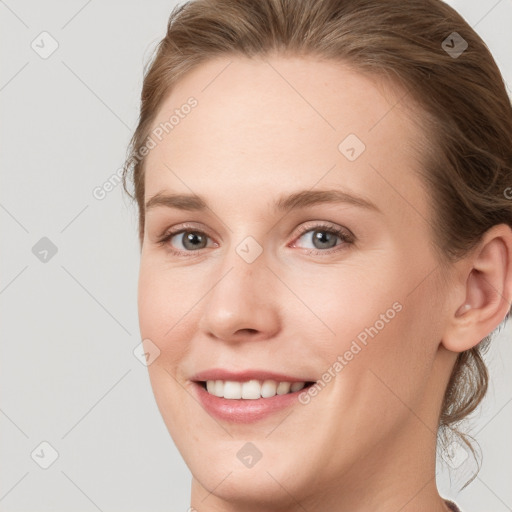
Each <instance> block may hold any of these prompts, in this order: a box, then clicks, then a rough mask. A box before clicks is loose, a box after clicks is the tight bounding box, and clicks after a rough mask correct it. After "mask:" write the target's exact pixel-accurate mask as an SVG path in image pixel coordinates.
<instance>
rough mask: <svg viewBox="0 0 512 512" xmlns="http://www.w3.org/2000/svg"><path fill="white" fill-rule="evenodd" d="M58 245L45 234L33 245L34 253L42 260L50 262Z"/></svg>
mask: <svg viewBox="0 0 512 512" xmlns="http://www.w3.org/2000/svg"><path fill="white" fill-rule="evenodd" d="M57 250H58V249H57V246H56V245H55V244H54V243H53V242H52V241H51V240H50V239H49V238H47V237H46V236H43V238H41V240H39V241H38V242H37V243H36V244H35V245H34V246H33V247H32V254H33V255H34V256H35V257H36V258H37V259H38V260H39V261H40V262H41V263H48V262H49V261H50V260H51V259H52V258H53V257H54V256H55V255H56V254H57Z"/></svg>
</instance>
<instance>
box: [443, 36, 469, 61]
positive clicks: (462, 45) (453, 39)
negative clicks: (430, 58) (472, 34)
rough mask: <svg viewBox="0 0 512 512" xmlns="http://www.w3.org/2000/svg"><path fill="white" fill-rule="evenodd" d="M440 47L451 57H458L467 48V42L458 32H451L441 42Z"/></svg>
mask: <svg viewBox="0 0 512 512" xmlns="http://www.w3.org/2000/svg"><path fill="white" fill-rule="evenodd" d="M441 48H442V49H443V50H444V51H445V52H446V53H447V54H448V55H449V56H450V57H452V58H453V59H458V58H459V57H460V56H461V55H462V54H463V53H464V52H465V51H466V50H467V48H468V42H467V41H466V40H465V39H464V38H463V37H462V36H461V35H460V34H459V33H458V32H452V33H451V34H450V35H449V36H448V37H447V38H446V39H445V40H444V41H443V42H442V43H441Z"/></svg>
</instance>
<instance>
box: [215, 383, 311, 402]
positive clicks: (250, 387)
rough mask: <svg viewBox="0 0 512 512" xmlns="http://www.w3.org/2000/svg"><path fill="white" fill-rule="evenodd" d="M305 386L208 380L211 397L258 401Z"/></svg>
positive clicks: (292, 391)
mask: <svg viewBox="0 0 512 512" xmlns="http://www.w3.org/2000/svg"><path fill="white" fill-rule="evenodd" d="M305 385H306V383H305V382H293V383H292V382H276V381H275V380H264V381H260V380H249V381H246V382H237V381H232V380H226V381H224V380H207V381H206V390H207V391H208V393H210V394H211V395H215V396H218V397H220V398H227V399H231V400H237V399H240V398H243V399H246V400H257V399H258V398H271V397H273V396H275V395H276V394H277V395H286V394H287V393H290V392H291V393H294V392H295V391H299V390H301V389H302V388H303V387H304V386H305Z"/></svg>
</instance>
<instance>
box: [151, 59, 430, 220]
mask: <svg viewBox="0 0 512 512" xmlns="http://www.w3.org/2000/svg"><path fill="white" fill-rule="evenodd" d="M191 98H193V99H192V100H191ZM406 99H407V98H406V93H405V91H404V90H402V89H401V88H399V87H396V86H391V87H390V86H389V84H387V83H385V82H383V81H379V80H376V79H372V78H371V77H368V76H364V75H362V74H361V73H358V72H356V71H355V70H353V69H352V68H351V67H349V66H348V65H346V64H344V63H340V62H334V61H321V60H319V59H314V58H304V57H301V58H295V57H294V58H292V57H277V56H276V57H272V58H268V59H266V60H264V59H248V58H241V57H231V58H228V57H223V58H217V59H213V60H210V61H207V62H205V63H203V64H201V65H199V66H198V67H197V68H195V69H193V70H192V71H190V72H189V73H188V74H186V75H185V76H184V77H182V78H181V79H180V81H179V82H178V83H177V84H176V86H175V88H174V89H173V91H172V92H171V94H170V95H169V96H168V97H167V98H166V100H165V102H164V103H163V104H162V106H161V108H160V110H159V112H158V114H157V116H156V118H155V121H154V123H153V126H152V135H151V137H152V138H153V139H154V141H155V143H156V145H155V147H154V148H153V149H151V151H150V153H149V155H148V156H147V158H146V165H145V168H146V178H145V189H146V191H145V198H146V201H147V199H148V198H150V197H152V196H153V195H155V194H157V193H159V192H161V191H163V190H168V191H178V192H185V193H197V194H199V195H206V196H212V197H213V200H217V201H221V200H222V199H225V197H224V198H223V197H222V196H223V194H227V193H228V190H229V191H230V193H232V192H233V191H236V193H237V194H238V195H239V196H240V197H244V196H245V197H246V198H247V201H254V200H255V199H254V198H255V197H256V196H258V195H260V194H258V193H259V192H261V193H264V194H265V197H266V198H268V196H269V194H270V195H272V194H273V193H275V194H277V193H279V194H280V193H281V192H283V191H287V192H293V191H294V190H296V189H304V188H312V187H314V186H321V188H326V187H338V188H342V189H343V190H346V191H353V192H358V193H360V194H361V193H364V195H366V196H367V197H371V198H372V201H373V202H375V203H376V204H377V206H379V208H381V209H383V210H385V209H386V208H387V209H389V207H390V205H394V209H395V210H396V214H397V215H403V214H404V213H407V214H411V207H413V208H414V209H416V210H417V212H421V211H422V210H423V213H424V214H425V215H426V208H427V205H426V204H424V202H423V195H424V194H423V190H422V186H421V183H420V182H419V179H418V177H417V176H416V174H415V173H414V169H417V168H418V165H419V163H418V161H417V158H416V154H415V152H414V150H413V147H414V144H415V143H416V142H418V141H420V140H421V139H422V138H423V133H422V131H421V130H420V129H419V128H418V126H417V125H416V124H415V123H414V122H413V120H412V119H411V116H410V110H409V104H407V103H406ZM187 105H194V106H193V107H188V106H187ZM155 130H157V131H158V130H159V131H158V132H157V135H155ZM264 203H265V204H268V201H267V200H265V202H264Z"/></svg>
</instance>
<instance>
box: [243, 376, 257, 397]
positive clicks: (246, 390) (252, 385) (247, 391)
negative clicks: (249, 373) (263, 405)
mask: <svg viewBox="0 0 512 512" xmlns="http://www.w3.org/2000/svg"><path fill="white" fill-rule="evenodd" d="M260 390H261V386H260V383H259V381H257V380H249V381H247V382H244V383H242V398H247V399H249V400H255V399H256V398H261V395H260Z"/></svg>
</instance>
